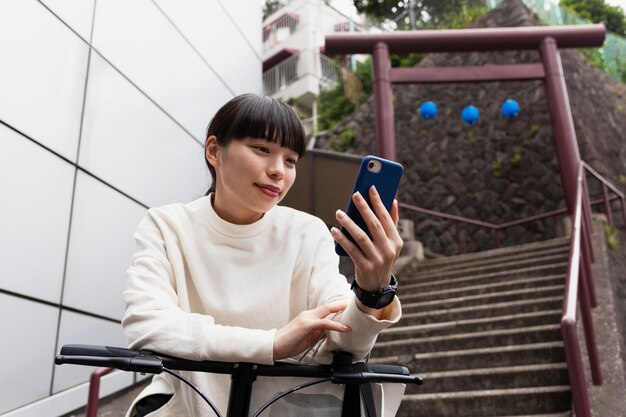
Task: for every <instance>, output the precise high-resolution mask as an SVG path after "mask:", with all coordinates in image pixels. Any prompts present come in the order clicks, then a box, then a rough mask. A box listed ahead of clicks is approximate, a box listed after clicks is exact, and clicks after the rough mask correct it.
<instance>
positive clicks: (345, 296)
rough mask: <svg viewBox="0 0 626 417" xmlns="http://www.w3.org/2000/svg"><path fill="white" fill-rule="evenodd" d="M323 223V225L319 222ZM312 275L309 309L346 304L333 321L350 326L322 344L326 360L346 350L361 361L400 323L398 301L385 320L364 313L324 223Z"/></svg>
mask: <svg viewBox="0 0 626 417" xmlns="http://www.w3.org/2000/svg"><path fill="white" fill-rule="evenodd" d="M320 223H321V221H320ZM314 254H315V255H314V259H313V262H312V272H311V277H310V283H309V303H310V304H309V305H310V307H311V308H314V307H316V306H319V305H321V304H326V303H329V302H333V301H338V300H346V301H347V302H348V306H347V308H346V309H345V310H344V311H343V312H342V313H339V314H337V316H335V318H334V320H336V321H339V322H341V323H343V324H345V325H347V326H349V327H350V328H351V329H352V331H351V332H349V333H340V332H334V331H330V332H328V334H327V337H326V339H325V341H324V342H323V344H322V346H321V348H320V350H319V353H321V354H323V356H326V354H328V355H330V352H332V351H333V350H338V349H339V350H345V351H348V352H351V353H352V354H353V355H354V358H355V360H361V359H363V358H364V357H365V356H367V354H368V353H369V352H370V351H371V350H372V347H373V346H374V343H375V342H376V338H377V337H378V334H379V333H380V332H381V331H383V330H384V329H386V328H387V327H389V326H391V325H392V324H394V323H397V322H398V320H400V317H401V316H402V308H401V305H400V301H399V300H398V297H396V298H395V299H394V301H393V302H392V303H391V304H390V305H389V306H387V307H386V308H385V311H384V317H385V319H383V320H378V319H376V318H375V317H373V316H371V315H369V314H367V313H365V312H363V311H362V310H361V309H360V308H359V307H358V304H357V300H356V297H355V295H354V293H353V292H352V291H351V290H350V285H349V284H348V282H347V280H346V278H345V277H344V276H343V275H341V274H340V273H339V268H338V263H339V259H338V255H337V254H336V253H335V249H334V241H333V239H332V237H331V235H330V233H329V232H328V230H327V229H326V226H325V225H324V224H323V223H322V224H321V229H320V231H319V240H318V244H317V248H316V250H315V251H314Z"/></svg>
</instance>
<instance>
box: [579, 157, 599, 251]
mask: <svg viewBox="0 0 626 417" xmlns="http://www.w3.org/2000/svg"><path fill="white" fill-rule="evenodd" d="M583 167H584V168H585V170H584V171H583V195H582V197H583V200H582V203H583V221H584V222H585V225H586V227H587V235H586V239H585V240H586V241H587V245H588V246H589V255H591V257H590V258H589V260H590V261H591V263H594V262H595V261H596V259H595V254H594V253H593V245H592V244H591V236H593V213H592V210H591V198H590V197H589V188H588V187H587V175H586V174H585V173H586V172H587V171H586V165H584V164H583Z"/></svg>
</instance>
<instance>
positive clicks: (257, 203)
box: [206, 136, 298, 224]
mask: <svg viewBox="0 0 626 417" xmlns="http://www.w3.org/2000/svg"><path fill="white" fill-rule="evenodd" d="M206 153H207V159H208V161H209V162H210V163H211V165H213V167H214V168H215V173H216V177H217V179H216V183H215V198H214V201H213V208H214V209H215V212H216V213H217V214H218V215H219V216H220V217H221V218H222V219H224V220H226V221H228V222H230V223H235V224H249V223H253V222H255V221H257V220H259V219H260V218H261V217H262V216H263V214H264V213H265V212H267V211H268V210H270V209H271V208H272V207H274V206H275V205H276V204H278V203H279V202H280V201H281V200H282V199H283V198H284V197H285V195H286V194H287V192H288V191H289V189H290V188H291V186H292V185H293V182H294V181H295V179H296V162H297V161H298V154H297V153H296V152H294V151H292V150H291V149H289V148H284V147H282V146H280V144H278V143H273V142H269V141H267V140H265V139H255V138H246V139H242V140H237V139H235V140H232V141H230V143H229V144H228V145H227V146H225V147H222V146H220V145H219V144H218V143H217V139H216V138H215V137H214V136H211V137H209V139H207V145H206Z"/></svg>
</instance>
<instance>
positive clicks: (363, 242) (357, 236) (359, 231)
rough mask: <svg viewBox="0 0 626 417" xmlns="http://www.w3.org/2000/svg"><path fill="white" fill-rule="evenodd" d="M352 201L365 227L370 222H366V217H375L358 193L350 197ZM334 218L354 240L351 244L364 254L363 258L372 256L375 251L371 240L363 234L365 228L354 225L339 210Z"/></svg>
mask: <svg viewBox="0 0 626 417" xmlns="http://www.w3.org/2000/svg"><path fill="white" fill-rule="evenodd" d="M352 201H353V203H354V205H355V207H356V208H357V210H358V211H359V212H360V213H361V217H362V218H363V220H364V221H365V224H366V225H367V224H368V223H369V222H370V221H369V220H368V217H369V218H371V217H375V216H374V213H373V212H372V210H371V209H370V208H369V206H368V204H367V202H366V201H365V199H364V198H363V196H362V195H361V194H360V193H358V192H356V193H354V195H353V196H352ZM336 217H337V221H338V222H339V223H340V224H341V225H342V226H343V228H344V229H345V230H346V231H347V232H348V233H349V234H350V236H352V239H354V241H353V242H351V243H354V244H356V246H357V247H358V248H359V249H360V250H361V251H362V252H363V253H364V254H365V256H367V257H370V256H372V255H373V253H374V250H375V248H374V243H373V242H372V238H370V237H369V236H368V234H367V233H366V232H365V230H364V229H365V228H361V226H360V225H358V224H356V223H355V222H354V221H353V220H352V219H351V218H350V217H349V216H347V215H346V214H345V213H344V212H342V211H341V210H337V213H336Z"/></svg>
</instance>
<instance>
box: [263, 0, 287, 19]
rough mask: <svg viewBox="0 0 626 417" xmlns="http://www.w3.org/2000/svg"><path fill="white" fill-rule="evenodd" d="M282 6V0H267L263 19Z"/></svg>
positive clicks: (264, 5)
mask: <svg viewBox="0 0 626 417" xmlns="http://www.w3.org/2000/svg"><path fill="white" fill-rule="evenodd" d="M281 7H283V1H282V0H265V3H264V4H263V20H265V19H266V18H267V17H268V16H269V15H271V14H272V13H274V12H275V11H276V10H278V9H280V8H281Z"/></svg>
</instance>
